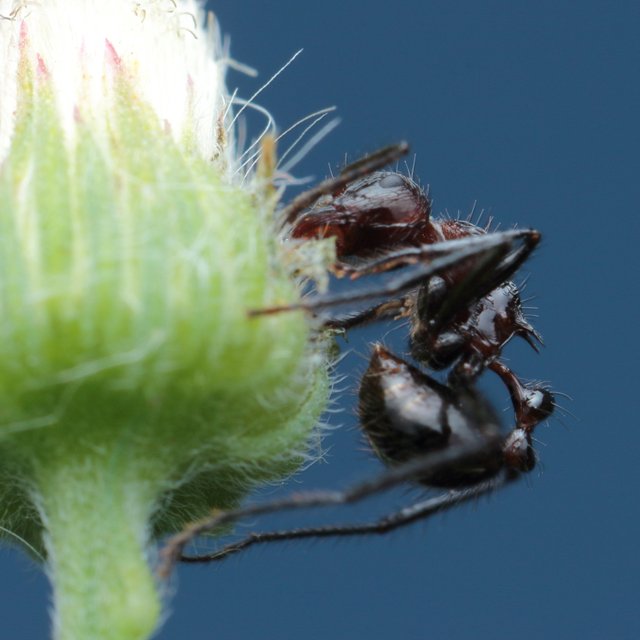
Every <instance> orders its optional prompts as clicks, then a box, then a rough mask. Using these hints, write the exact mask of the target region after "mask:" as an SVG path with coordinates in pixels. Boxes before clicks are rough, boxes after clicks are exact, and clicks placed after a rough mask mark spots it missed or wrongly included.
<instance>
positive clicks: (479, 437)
mask: <svg viewBox="0 0 640 640" xmlns="http://www.w3.org/2000/svg"><path fill="white" fill-rule="evenodd" d="M407 151H408V146H407V145H406V143H400V144H397V145H393V146H390V147H386V148H384V149H381V150H379V151H378V152H376V153H374V154H372V155H371V156H368V157H366V158H363V159H361V160H359V161H357V162H355V163H353V164H351V165H348V166H347V167H346V168H345V169H344V170H343V171H342V172H341V173H340V174H339V175H338V176H335V177H332V178H329V179H327V180H325V181H323V182H321V183H319V184H318V185H317V186H316V187H314V188H312V189H310V190H309V191H306V192H304V193H303V194H301V195H300V196H298V197H297V198H295V199H294V200H293V201H292V202H291V203H290V204H289V205H288V206H287V207H285V208H284V209H283V210H282V212H281V221H282V225H283V228H284V229H285V234H286V235H287V236H288V237H289V238H290V239H291V240H292V241H313V240H315V239H322V238H335V247H336V262H335V264H334V265H333V266H332V271H333V272H334V274H335V275H337V276H339V277H343V276H347V275H348V276H350V277H351V278H352V279H357V278H360V277H363V276H367V275H373V274H380V273H385V272H389V271H392V270H395V269H401V268H402V270H401V273H400V275H399V276H395V277H393V278H391V279H390V280H388V281H386V282H375V283H374V284H372V285H371V286H370V287H369V288H366V289H362V290H357V291H355V292H353V291H347V292H346V293H343V294H328V295H323V296H320V295H317V296H315V297H312V298H311V299H309V300H306V301H303V302H301V303H299V304H296V305H289V306H285V307H271V308H266V309H260V310H257V311H254V312H252V315H263V314H269V313H279V312H284V311H290V310H293V309H305V310H307V311H310V312H315V313H317V312H319V311H321V310H322V309H328V308H334V307H338V306H340V305H344V304H353V303H354V302H358V301H367V300H374V299H378V300H379V302H377V303H376V304H375V305H374V306H370V307H368V308H366V309H365V310H364V311H359V312H357V313H352V314H350V315H347V316H346V317H341V318H340V317H339V318H328V319H324V321H323V323H322V326H323V327H324V328H326V329H330V330H334V331H344V330H347V329H350V328H353V327H358V326H361V325H363V324H365V323H368V322H373V321H377V320H382V319H387V318H398V317H406V318H409V319H410V326H411V330H410V336H409V344H410V351H411V355H412V357H413V359H414V360H415V361H416V362H417V363H419V364H421V365H423V366H424V367H426V368H429V369H433V370H441V369H445V368H448V369H449V374H448V376H447V382H446V384H442V383H440V382H438V381H437V380H435V379H434V378H432V377H431V376H429V375H427V374H426V373H424V372H423V371H422V370H420V369H419V368H417V367H415V366H413V365H411V364H409V363H408V362H406V361H405V360H403V359H402V358H399V357H398V356H396V355H394V354H393V353H391V352H390V351H389V350H388V349H386V348H385V347H383V346H382V345H381V344H376V345H374V347H373V353H372V356H371V360H370V363H369V367H368V369H367V370H366V372H365V374H364V376H363V378H362V381H361V385H360V393H359V415H360V423H361V426H362V429H363V431H364V433H365V435H366V437H367V439H368V440H369V443H370V444H371V446H372V448H373V450H374V452H375V453H376V455H377V456H378V457H379V458H380V459H381V460H382V461H383V462H384V463H385V464H386V465H387V466H389V467H390V468H391V471H389V472H387V474H385V475H383V476H382V477H381V478H380V479H378V480H375V481H370V482H367V483H364V484H362V485H358V486H357V487H354V488H352V489H351V490H347V491H344V492H312V493H309V494H298V495H294V496H291V497H290V498H288V499H284V500H280V501H277V502H274V503H267V504H263V505H255V506H250V507H245V508H240V509H237V510H234V511H229V512H224V513H221V514H218V515H216V516H214V517H213V518H210V519H207V520H206V521H202V522H199V523H195V524H194V525H193V526H192V527H190V528H189V529H187V530H185V531H184V532H183V533H182V534H179V535H178V536H176V537H175V538H174V539H173V540H172V541H171V542H170V543H169V545H168V547H167V549H166V553H165V559H166V560H168V561H169V562H170V561H172V560H176V559H178V558H179V557H180V555H181V553H182V549H183V548H184V545H185V544H186V543H187V542H188V541H190V540H191V539H193V538H194V537H195V536H197V535H199V534H200V533H204V532H205V531H210V530H212V529H214V528H216V527H218V526H220V525H222V524H225V523H228V522H232V521H235V520H236V519H238V518H240V517H243V516H249V515H258V514H262V513H271V512H274V511H280V510H284V509H297V508H305V507H310V506H317V505H327V504H345V503H349V502H354V501H356V500H359V499H361V498H364V497H366V496H368V495H371V494H372V493H375V492H377V491H380V490H382V489H386V488H389V487H391V486H395V485H396V484H398V483H400V482H405V481H407V480H413V481H417V482H419V483H420V484H423V485H426V486H431V487H443V488H447V489H450V491H449V492H447V493H445V494H443V495H442V496H437V497H436V498H432V499H429V500H427V501H425V502H420V503H417V504H415V505H411V506H410V507H407V508H405V509H402V510H401V511H399V512H397V513H395V514H392V515H391V516H388V517H386V518H384V519H382V520H380V521H378V522H374V523H367V524H364V525H347V526H329V527H319V528H312V529H297V530H292V531H276V532H265V533H254V534H251V535H250V536H248V537H247V538H245V539H244V540H241V541H240V542H236V543H233V544H230V545H228V546H226V547H223V548H222V549H220V550H219V551H217V552H215V553H213V554H209V555H206V556H197V557H193V556H191V557H184V556H183V557H181V558H180V559H182V560H183V561H191V562H202V561H211V560H219V559H222V558H225V557H227V556H228V555H230V554H231V553H235V552H238V551H240V550H242V549H245V548H247V547H248V546H251V545H253V544H256V543H262V542H270V541H275V540H290V539H294V538H305V537H325V536H342V535H354V534H363V533H383V532H386V531H388V530H390V529H395V528H397V527H400V526H404V525H406V524H408V523H410V522H413V521H415V520H417V519H420V518H424V517H426V516H428V515H431V514H432V513H434V512H436V511H441V510H443V509H446V508H448V507H450V506H453V505H455V504H458V503H460V502H462V501H465V500H468V499H471V498H474V497H476V496H477V495H481V494H482V493H484V492H486V491H490V490H492V489H493V488H495V487H496V486H498V485H499V484H501V483H503V482H508V481H511V480H514V479H516V478H517V477H519V476H520V474H521V473H524V472H528V471H531V470H532V469H533V468H534V466H535V463H536V456H535V452H534V449H533V445H532V433H533V430H534V428H535V427H536V425H537V424H538V423H539V422H541V421H543V420H545V419H546V418H548V417H549V416H550V415H551V413H552V412H553V408H554V406H555V402H554V397H553V395H552V394H551V392H550V391H549V389H548V388H546V387H545V386H544V385H540V384H524V383H522V382H521V381H520V380H519V379H518V377H517V376H516V375H515V374H514V373H513V371H511V369H510V368H508V367H507V366H506V365H505V364H504V363H503V362H502V361H501V360H500V356H501V354H502V350H503V348H504V347H505V345H506V344H507V343H508V342H509V341H510V340H511V338H512V337H514V336H519V337H521V338H523V339H524V340H526V341H527V342H528V343H529V344H530V345H531V346H532V347H533V348H534V349H535V350H536V351H537V350H538V347H537V344H536V342H537V343H540V344H541V343H542V340H541V338H540V336H539V334H538V333H537V332H536V331H535V329H534V328H533V327H532V326H531V325H530V324H529V322H527V320H526V318H525V316H524V313H523V310H522V304H521V300H520V292H519V290H518V287H517V286H516V285H515V284H514V283H513V282H512V281H511V280H510V278H511V277H512V276H513V275H514V274H515V272H516V271H517V270H518V269H519V268H520V266H521V265H522V264H523V263H524V262H525V261H526V260H527V258H528V257H529V256H530V255H531V252H532V251H533V249H534V248H535V247H536V246H537V245H538V243H539V241H540V234H539V233H538V232H537V231H534V230H511V231H504V232H500V233H497V232H494V233H488V230H487V229H486V228H481V227H479V226H477V225H475V224H473V223H472V222H471V221H470V220H459V219H450V218H434V217H433V216H432V214H431V201H430V199H429V197H428V195H427V194H426V193H425V192H424V191H423V190H422V189H421V188H420V187H419V186H418V185H417V184H416V183H415V182H414V181H413V180H412V179H411V178H409V177H407V176H405V175H402V174H400V173H398V172H389V171H380V170H379V169H381V168H383V167H384V166H385V165H387V164H388V163H390V162H392V161H395V160H397V159H398V158H400V157H401V156H402V155H404V154H405V153H406V152H407ZM485 369H489V370H491V371H493V372H494V373H496V374H497V375H498V376H499V377H500V379H501V380H502V381H503V383H504V384H505V385H506V387H507V389H508V391H509V394H510V397H511V401H512V404H513V409H514V414H515V426H514V428H513V429H512V431H511V432H510V433H509V434H508V435H506V436H501V435H500V430H499V426H498V421H497V420H496V418H495V416H494V413H493V411H492V409H491V407H490V406H489V404H488V403H487V401H486V400H485V399H484V398H483V397H482V395H481V394H480V393H479V392H478V391H477V390H476V388H475V382H476V380H477V379H478V377H479V376H480V375H481V373H482V372H483V371H484V370H485Z"/></svg>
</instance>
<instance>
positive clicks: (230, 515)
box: [158, 441, 517, 578]
mask: <svg viewBox="0 0 640 640" xmlns="http://www.w3.org/2000/svg"><path fill="white" fill-rule="evenodd" d="M494 444H495V443H494V442H493V441H489V442H482V443H474V444H473V445H472V446H469V445H466V446H458V447H451V448H448V449H444V450H440V451H436V452H433V453H429V454H427V455H423V456H419V457H417V458H414V459H413V460H411V461H409V462H406V463H404V464H401V465H399V466H397V467H395V468H394V469H391V470H389V471H386V472H385V473H383V474H381V475H380V476H378V477H377V478H374V479H372V480H368V481H365V482H362V483H360V484H357V485H355V486H354V487H352V488H351V489H347V490H346V491H311V492H306V493H294V494H292V495H291V496H289V497H286V498H282V499H280V500H274V501H272V502H266V503H261V504H255V505H249V506H247V507H239V508H237V509H231V510H229V511H218V512H216V513H214V514H213V515H212V516H210V517H208V518H205V519H203V520H200V521H198V522H195V523H193V524H191V525H189V526H188V527H187V528H185V529H184V530H183V531H182V532H181V533H178V534H177V535H175V536H173V537H172V538H170V539H169V541H168V542H167V544H166V546H165V547H164V549H163V550H162V551H161V562H160V566H159V567H158V574H159V575H160V576H161V577H163V578H166V577H168V576H169V574H170V573H171V570H172V569H173V566H174V564H175V563H176V562H177V561H178V560H179V559H180V558H181V556H182V555H183V550H184V548H185V546H186V545H187V544H188V543H189V542H191V541H192V540H194V539H195V538H196V537H197V536H199V535H202V534H204V533H208V532H212V531H215V530H216V529H218V528H219V527H221V526H223V525H226V524H231V523H233V522H235V521H237V520H238V519H240V518H244V517H253V516H258V515H264V514H268V513H278V512H281V511H291V510H297V509H308V508H311V507H324V506H332V505H345V504H352V503H355V502H359V501H360V500H363V499H364V498H367V497H369V496H372V495H374V494H377V493H380V492H382V491H386V490H388V489H391V488H393V487H396V486H398V485H400V484H403V483H405V482H408V481H411V480H415V479H417V478H420V477H424V476H425V475H433V474H436V473H438V472H439V471H440V470H442V469H445V468H447V467H449V466H450V465H451V464H453V463H455V464H460V463H464V462H465V461H468V460H473V459H475V458H476V457H477V456H478V455H479V454H482V453H483V452H484V451H486V450H487V448H488V447H493V446H494ZM515 477H517V476H514V479H515ZM455 504H456V503H455V502H454V503H452V504H451V505H450V506H454V505H455Z"/></svg>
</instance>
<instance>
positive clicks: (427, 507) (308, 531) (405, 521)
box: [180, 475, 509, 563]
mask: <svg viewBox="0 0 640 640" xmlns="http://www.w3.org/2000/svg"><path fill="white" fill-rule="evenodd" d="M508 479H509V478H507V477H506V476H504V475H503V476H502V477H501V478H499V479H495V480H491V481H488V482H483V483H481V484H479V485H476V486H475V487H472V488H470V489H460V490H456V491H448V492H446V493H443V494H441V495H439V496H436V497H434V498H429V499H428V500H423V501H421V502H417V503H415V504H412V505H409V506H407V507H404V508H402V509H400V510H399V511H396V512H394V513H391V514H388V515H386V516H384V517H383V518H381V519H380V520H377V521H375V522H365V523H358V524H348V525H328V526H323V527H310V528H304V529H291V530H289V531H264V532H256V533H251V534H249V535H248V536H246V537H245V538H243V539H242V540H239V541H237V542H232V543H230V544H228V545H226V546H224V547H222V548H221V549H218V550H217V551H214V552H213V553H209V554H203V555H198V556H184V555H183V556H181V557H180V561H181V562H187V563H205V562H219V561H220V560H226V558H228V557H229V556H230V555H233V554H236V553H239V552H240V551H244V550H246V549H248V548H249V547H253V546H256V545H259V544H265V543H268V542H284V541H288V540H303V539H308V538H346V537H350V536H363V535H372V534H373V535H382V534H385V533H389V532H391V531H395V530H396V529H400V528H401V527H406V526H407V525H410V524H413V523H414V522H418V521H419V520H424V519H426V518H428V517H430V516H433V515H435V514H437V513H440V512H441V511H446V510H448V509H450V508H452V507H455V506H457V505H460V504H462V503H464V502H468V501H469V500H473V499H474V498H478V497H480V496H482V495H484V494H486V493H489V492H491V491H494V490H495V489H497V488H499V487H500V486H501V485H503V484H504V483H505V482H506V481H507V480H508Z"/></svg>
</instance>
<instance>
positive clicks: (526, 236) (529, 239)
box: [429, 230, 540, 334]
mask: <svg viewBox="0 0 640 640" xmlns="http://www.w3.org/2000/svg"><path fill="white" fill-rule="evenodd" d="M521 234H522V235H521V236H520V237H521V238H522V240H523V242H522V244H521V245H520V246H519V247H517V248H516V249H514V250H513V251H512V252H510V253H508V254H507V255H506V256H505V257H504V258H502V259H501V260H498V261H496V260H494V259H493V258H492V256H487V257H483V258H481V259H480V260H479V261H478V262H477V263H476V264H475V265H473V268H472V269H471V270H470V271H469V273H468V274H466V276H465V277H464V278H463V279H462V281H461V282H460V283H459V284H456V286H454V287H452V288H451V289H449V291H448V292H447V295H446V296H445V297H444V298H443V300H442V304H440V305H439V307H438V310H437V312H436V313H435V315H433V316H430V317H429V329H430V331H431V332H432V333H434V334H436V333H438V332H439V331H440V329H442V327H444V326H446V325H447V324H448V323H449V322H450V321H451V320H452V319H453V318H454V317H455V316H456V315H457V314H458V313H459V312H460V310H461V309H464V308H466V307H469V306H470V305H471V304H473V303H474V302H477V301H478V300H480V299H481V298H484V296H486V295H487V294H489V293H490V292H491V291H493V290H494V289H495V288H496V287H498V286H500V284H501V283H503V282H504V281H505V280H509V279H510V277H511V276H512V275H513V274H514V273H515V272H516V271H517V270H518V269H519V268H520V267H521V266H522V265H523V264H524V262H526V260H527V259H528V258H529V256H530V255H531V252H532V251H533V250H534V249H535V248H536V246H537V245H538V243H539V242H540V234H539V233H538V232H537V231H533V230H523V231H522V232H521Z"/></svg>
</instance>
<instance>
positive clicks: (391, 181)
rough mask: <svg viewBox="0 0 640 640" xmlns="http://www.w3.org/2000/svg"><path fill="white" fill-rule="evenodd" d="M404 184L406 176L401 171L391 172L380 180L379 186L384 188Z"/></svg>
mask: <svg viewBox="0 0 640 640" xmlns="http://www.w3.org/2000/svg"><path fill="white" fill-rule="evenodd" d="M404 185H405V181H404V178H403V177H402V176H401V175H400V174H399V173H389V174H387V175H386V176H384V177H383V178H381V179H380V180H379V181H378V186H380V187H382V188H383V189H393V188H396V187H403V186H404Z"/></svg>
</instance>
